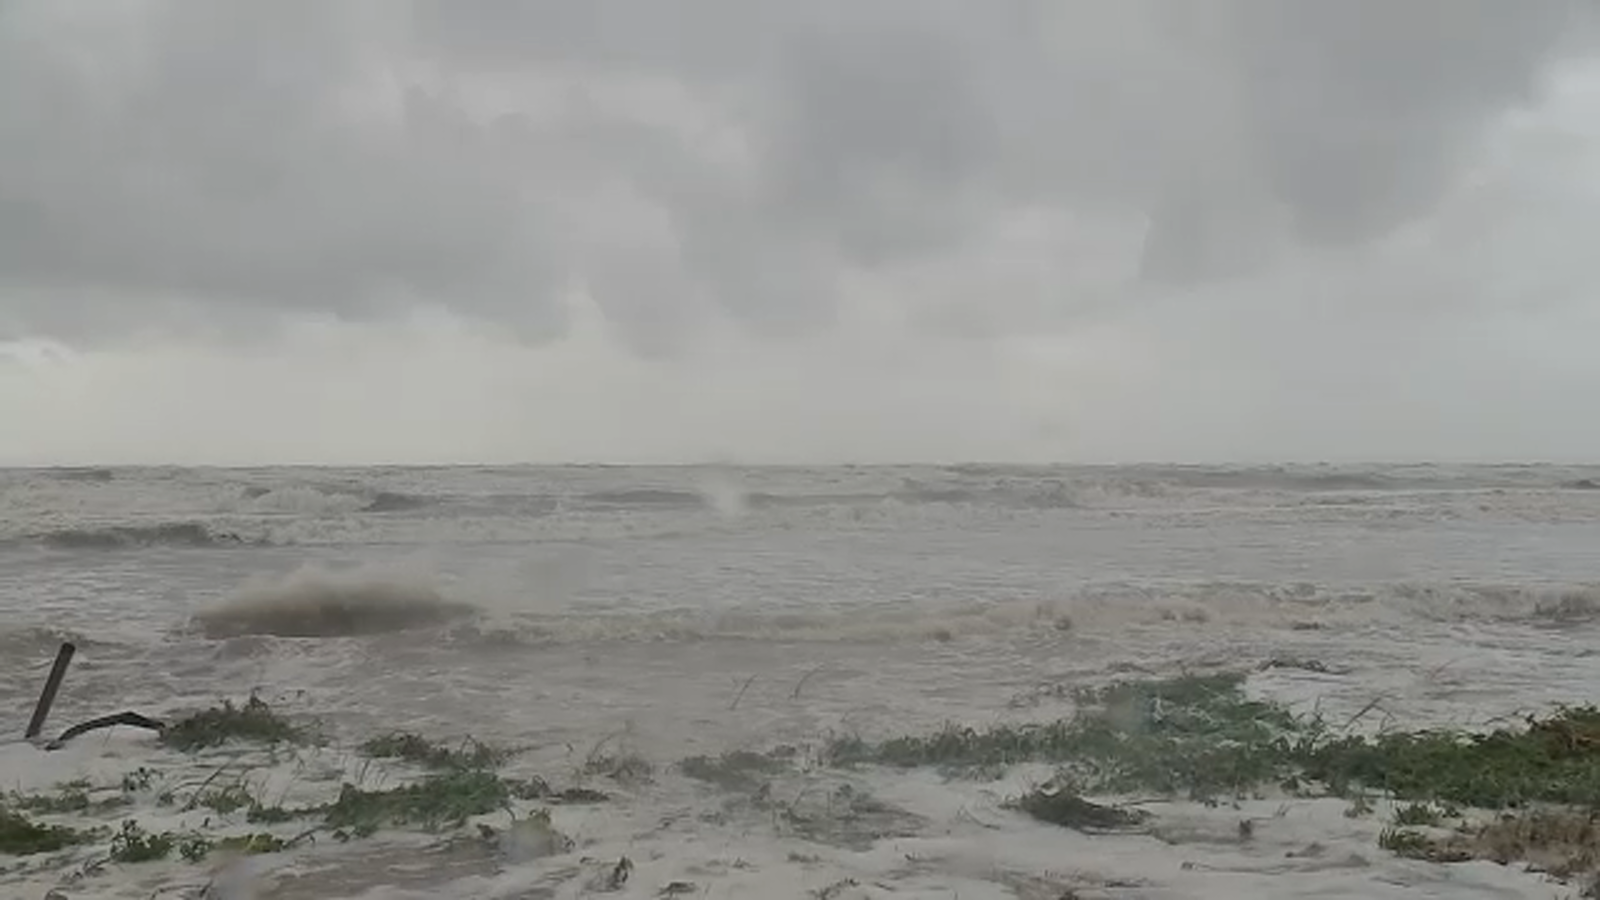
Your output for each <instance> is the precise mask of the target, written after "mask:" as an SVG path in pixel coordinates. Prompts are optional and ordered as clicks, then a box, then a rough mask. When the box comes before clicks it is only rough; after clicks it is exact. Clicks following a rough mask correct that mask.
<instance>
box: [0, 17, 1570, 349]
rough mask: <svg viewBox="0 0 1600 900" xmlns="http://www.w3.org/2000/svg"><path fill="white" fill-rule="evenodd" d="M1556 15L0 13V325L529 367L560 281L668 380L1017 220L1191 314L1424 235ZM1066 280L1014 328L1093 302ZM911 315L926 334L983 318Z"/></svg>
mask: <svg viewBox="0 0 1600 900" xmlns="http://www.w3.org/2000/svg"><path fill="white" fill-rule="evenodd" d="M1582 12H1583V7H1582V5H1581V4H1580V3H1579V2H1578V0H1526V2H1522V3H1515V4H1512V3H1505V2H1501V0H1413V2H1408V3H1400V4H1396V3H1391V2H1384V0H1346V2H1340V3H1327V2H1320V0H1225V2H1222V0H1219V2H1216V3H1207V4H1200V5H1196V4H1193V3H1188V2H1183V0H1130V2H1124V3H1118V4H1106V3H1101V2H1091V0H1016V2H1008V3H1001V4H973V3H968V2H962V0H933V2H926V0H882V2H876V3H871V4H860V3H849V2H844V0H825V2H819V3H777V2H748V0H685V2H683V3H674V4H668V5H666V6H663V5H660V4H645V3H637V2H620V0H593V2H589V3H584V4H549V3H514V2H503V0H449V2H443V0H437V2H426V0H415V2H410V3H404V2H383V0H365V2H348V3H338V4H328V3H313V2H302V0H290V2H284V3H272V4H260V3H234V2H222V3H210V2H197V0H195V2H183V0H172V2H155V0H150V2H126V3H115V4H89V5H81V4H60V3H54V2H50V0H13V2H11V3H9V4H7V5H6V6H5V7H4V9H3V10H0V292H3V296H4V297H5V304H4V307H3V310H4V312H5V313H6V315H4V316H3V317H0V330H3V331H4V332H5V333H8V334H10V335H12V336H18V335H29V334H33V335H39V334H43V335H50V336H55V337H59V338H64V339H69V340H78V341H82V340H91V341H92V340H96V339H104V338H106V337H108V336H118V335H123V334H126V333H128V332H130V331H133V330H136V329H149V328H170V327H177V326H180V325H181V326H184V327H187V328H207V329H216V330H220V331H223V332H228V331H237V332H244V333H255V332H256V331H257V330H258V329H259V328H260V326H261V324H262V322H263V317H264V316H265V317H267V318H268V319H270V318H271V317H273V316H276V315H277V314H280V313H305V312H326V313H333V314H337V315H338V316H340V317H343V318H346V319H352V320H365V319H376V318H386V317H391V316H394V315H396V314H400V313H404V312H405V311H407V310H409V309H411V308H413V307H415V306H417V305H429V306H440V307H445V308H449V309H451V310H454V311H457V312H459V313H461V314H464V315H468V316H472V317H477V318H481V319H483V320H486V321H491V322H494V323H497V324H501V325H505V326H509V327H511V328H513V329H515V330H516V331H517V333H518V334H519V335H521V336H522V337H523V338H525V339H527V340H530V341H534V342H537V341H541V340H546V339H550V338H553V337H557V336H560V335H561V334H563V333H564V331H565V328H566V327H567V322H566V315H565V311H564V306H563V304H562V302H561V299H560V298H561V296H562V295H563V293H564V292H565V291H567V290H568V289H570V288H572V287H573V286H574V285H576V286H579V287H582V288H585V289H586V290H587V291H588V292H589V293H590V294H592V296H593V297H594V298H595V300H596V301H597V302H598V303H599V304H600V306H601V307H602V308H603V310H604V311H605V314H606V316H607V318H608V319H609V320H610V321H612V323H613V326H614V327H615V328H616V329H617V330H618V332H619V333H620V334H622V335H623V336H624V337H625V338H626V339H627V340H629V341H630V342H631V343H633V344H634V345H635V346H636V347H638V348H639V349H641V350H644V351H654V352H670V351H673V350H675V349H678V348H679V347H680V345H681V344H683V343H684V342H685V341H687V340H689V339H690V338H691V337H692V335H693V333H694V331H695V329H696V327H697V323H698V322H700V321H701V320H703V319H704V318H706V317H708V316H727V317H731V319H732V320H734V321H736V322H738V323H739V324H740V325H741V327H743V328H745V329H746V330H747V331H749V332H751V333H753V334H756V335H763V336H767V335H776V336H783V335H792V334H808V333H815V332H817V331H818V330H821V329H825V328H827V327H828V326H829V325H830V323H833V322H834V321H835V320H836V319H837V317H838V315H839V309H840V305H841V303H845V302H848V298H849V295H850V289H851V286H852V285H853V284H858V283H859V282H860V281H861V280H863V279H869V280H870V279H873V278H886V277H887V278H895V277H906V276H909V275H910V274H913V273H915V272H916V271H917V269H918V267H921V266H927V265H930V264H936V263H938V262H939V261H941V260H949V259H953V258H963V257H969V258H970V257H976V256H978V255H980V253H981V250H982V248H983V247H984V245H985V244H986V243H988V242H992V241H993V240H994V237H995V235H996V234H997V233H999V232H1002V231H1005V230H1006V229H1015V228H1018V227H1022V226H1019V225H1018V222H1019V221H1025V220H1026V219H1027V217H1029V216H1032V217H1034V218H1035V219H1038V220H1040V221H1044V222H1046V223H1047V227H1048V229H1049V230H1050V238H1049V240H1048V241H1047V242H1046V246H1047V248H1048V250H1049V251H1050V252H1051V253H1053V254H1054V255H1055V256H1056V262H1057V263H1058V264H1059V265H1061V266H1062V267H1064V268H1069V269H1070V268H1074V267H1076V268H1079V269H1093V268H1096V267H1098V268H1099V269H1102V270H1106V271H1104V273H1103V274H1102V275H1101V276H1100V277H1099V279H1098V282H1097V284H1098V288H1099V290H1100V291H1101V292H1102V293H1104V292H1106V291H1110V290H1112V289H1116V290H1132V289H1133V288H1135V287H1138V286H1139V285H1144V286H1150V285H1156V286H1162V287H1164V288H1165V289H1167V290H1169V291H1171V290H1182V289H1187V288H1190V287H1192V286H1195V285H1203V284H1206V283H1209V282H1213V281H1215V280H1216V279H1218V278H1222V277H1227V276H1235V275H1238V274H1240V273H1246V274H1248V273H1252V272H1256V271H1258V270H1260V269H1261V268H1263V267H1265V266H1269V265H1271V264H1272V262H1273V261H1274V260H1275V259H1277V258H1279V254H1281V253H1282V252H1284V248H1285V247H1288V248H1289V249H1291V250H1293V249H1295V248H1299V247H1306V246H1310V247H1329V246H1334V247H1344V246H1353V245H1354V246H1360V245H1364V244H1366V243H1368V242H1371V241H1373V240H1375V239H1379V238H1382V237H1384V236H1386V235H1389V234H1391V233H1393V231H1394V230H1395V229H1396V228H1399V227H1401V226H1403V225H1405V224H1406V223H1407V222H1410V221H1413V220H1415V219H1417V218H1419V217H1422V216H1425V215H1426V214H1428V213H1429V212H1430V211H1432V210H1433V209H1434V208H1435V207H1436V206H1437V205H1438V204H1439V203H1440V202H1441V198H1442V197H1444V196H1445V195H1446V194H1447V193H1448V192H1449V190H1450V189H1451V187H1452V185H1453V184H1454V183H1455V182H1456V181H1457V180H1458V179H1459V178H1460V177H1461V175H1462V166H1463V162H1464V160H1465V159H1467V158H1468V157H1470V156H1471V154H1472V152H1473V151H1474V148H1475V146H1476V142H1477V140H1478V138H1479V137H1480V136H1481V134H1482V129H1483V127H1484V126H1485V125H1486V124H1487V123H1488V122H1490V121H1491V120H1492V119H1493V118H1494V117H1496V116H1498V115H1500V114H1502V113H1504V112H1505V111H1506V110H1508V109H1512V108H1514V107H1516V106H1517V105H1519V104H1524V103H1528V102H1531V101H1533V100H1534V99H1536V98H1537V97H1538V96H1539V94H1540V90H1541V85H1542V79H1543V77H1544V75H1545V74H1546V72H1547V71H1548V70H1549V67H1550V66H1551V65H1552V64H1554V63H1556V62H1558V61H1560V60H1562V59H1566V58H1570V57H1572V56H1574V55H1575V54H1579V53H1581V52H1586V51H1587V50H1588V49H1589V45H1588V42H1587V40H1586V34H1585V33H1584V32H1583V31H1582V30H1581V28H1580V26H1581V25H1583V24H1584V20H1583V17H1582ZM1064 235H1066V236H1067V237H1063V236H1064ZM1074 253H1077V254H1080V255H1081V256H1082V257H1083V258H1082V259H1074V258H1073V254H1074ZM1074 287H1075V285H1073V284H1072V283H1071V282H1070V281H1069V282H1068V283H1066V284H1064V285H1062V288H1061V289H1060V290H1059V291H1057V292H1056V294H1055V297H1054V299H1053V300H1052V301H1051V302H1050V303H1049V304H1048V306H1049V307H1052V308H1047V309H1046V310H1043V311H1042V312H1044V313H1050V314H1051V315H1048V316H1046V318H1052V319H1053V318H1056V317H1058V316H1059V317H1067V316H1070V315H1071V314H1072V313H1074V312H1075V311H1077V310H1079V309H1081V308H1082V307H1083V306H1085V305H1086V304H1088V302H1089V301H1090V300H1093V299H1094V298H1093V297H1086V296H1084V294H1085V292H1084V291H1083V290H1077V291H1074V290H1073V288H1074ZM928 302H929V303H930V304H932V305H934V306H938V305H940V304H942V305H943V306H944V307H946V309H944V310H943V311H942V312H940V310H937V309H935V310H934V311H933V312H929V311H927V310H922V311H921V312H920V313H919V315H921V316H922V317H923V318H925V319H932V320H939V319H940V318H941V315H942V316H943V317H944V320H945V321H946V322H949V321H959V317H958V318H957V319H955V320H951V319H950V318H949V316H948V315H947V314H948V313H950V312H951V310H950V309H949V308H948V307H952V306H953V307H958V308H959V307H966V310H965V312H964V313H962V315H964V316H965V317H966V318H967V319H969V320H972V319H978V320H981V319H984V318H985V309H986V307H989V306H997V307H1003V306H1005V305H1006V304H1005V303H1004V302H1003V301H1002V302H999V303H996V302H995V300H994V298H993V297H988V296H981V295H977V296H970V297H965V298H963V297H943V298H939V297H930V298H928ZM985 324H986V323H983V322H978V321H974V322H971V323H970V325H971V327H972V328H973V329H975V330H977V331H980V332H981V331H982V330H983V328H984V327H985ZM1037 325H1038V323H1037V322H1034V321H1030V323H1029V327H1037Z"/></svg>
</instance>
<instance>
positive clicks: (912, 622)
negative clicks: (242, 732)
mask: <svg viewBox="0 0 1600 900" xmlns="http://www.w3.org/2000/svg"><path fill="white" fill-rule="evenodd" d="M1597 621H1600V585H1575V586H1568V587H1548V588H1545V587H1515V586H1497V585H1467V586H1457V585H1405V584H1399V585H1386V586H1381V587H1375V588H1364V589H1354V588H1352V589H1343V588H1327V587H1317V586H1313V585H1307V584H1227V583H1218V584H1205V585H1190V586H1186V587H1177V588H1172V587H1168V588H1155V587H1140V586H1136V585H1106V586H1100V587H1094V588H1088V589H1084V590H1082V591H1078V592H1076V593H1073V594H1071V595H1068V596H1063V597H1061V598H1057V599H1049V600H1027V599H1016V600H996V601H990V600H980V599H973V600H965V601H958V602H952V603H944V604H938V605H932V606H930V605H927V604H915V605H905V604H884V605H882V606H865V607H863V606H856V607H845V608H824V609H815V610H789V611H782V612H779V611H744V610H740V611H731V612H722V611H708V610H699V609H692V608H686V609H673V610H662V611H656V612H649V613H623V612H617V613H611V612H607V613H586V612H583V611H581V610H574V611H570V612H565V613H540V614H532V613H518V614H513V615H511V616H509V617H506V618H502V619H497V620H495V621H487V620H483V619H479V620H475V621H473V622H471V623H467V624H464V625H462V626H461V627H459V628H456V629H453V630H452V632H451V634H452V635H453V637H454V638H456V639H457V640H466V641H469V642H478V641H481V642H483V643H485V644H490V645H518V646H521V645H540V644H555V645H561V644H582V643H607V642H620V643H651V642H660V643H693V642H699V641H776V642H795V643H811V642H822V643H852V642H859V643H908V642H909V643H916V642H930V641H931V642H947V641H957V640H966V639H970V638H982V637H998V636H1006V637H1016V636H1018V635H1019V634H1023V633H1031V634H1033V635H1035V636H1038V637H1041V638H1057V637H1062V636H1065V635H1069V634H1073V633H1078V632H1102V633H1104V632H1114V631H1119V630H1121V629H1126V628H1131V627H1140V626H1163V625H1171V626H1177V627H1182V628H1185V629H1192V628H1206V627H1216V628H1224V629H1226V628H1237V627H1240V626H1246V625H1247V626H1265V627H1269V628H1281V629H1285V630H1289V631H1306V630H1320V629H1324V628H1339V627H1346V626H1349V627H1357V628H1368V627H1372V626H1373V625H1375V624H1379V623H1384V624H1391V625H1394V626H1396V627H1404V625H1405V624H1406V623H1408V622H1410V623H1423V622H1428V623H1463V622H1477V623H1517V624H1524V625H1533V626H1548V627H1576V626H1580V625H1584V624H1587V623H1590V622H1597Z"/></svg>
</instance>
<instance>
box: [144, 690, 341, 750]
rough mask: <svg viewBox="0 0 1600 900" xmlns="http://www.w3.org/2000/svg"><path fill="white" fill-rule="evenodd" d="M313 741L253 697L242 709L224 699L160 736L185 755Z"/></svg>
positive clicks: (298, 727) (298, 728) (264, 702)
mask: <svg viewBox="0 0 1600 900" xmlns="http://www.w3.org/2000/svg"><path fill="white" fill-rule="evenodd" d="M310 739H311V735H310V734H309V732H307V731H306V729H304V728H302V727H300V726H298V725H295V724H294V723H293V722H290V721H289V720H288V719H286V718H284V717H283V716H281V715H279V714H278V713H277V712H274V711H273V709H272V707H271V706H269V705H267V703H266V701H264V700H262V699H261V698H260V697H256V696H254V695H252V696H251V697H250V699H249V700H247V701H246V702H245V704H244V705H243V706H235V705H234V704H233V701H231V700H224V701H223V703H222V705H221V706H215V707H212V708H210V709H206V710H202V711H200V712H198V713H195V714H194V715H191V716H189V717H187V718H184V719H180V720H179V721H177V722H175V723H173V724H172V725H169V726H167V728H166V730H165V731H163V732H162V733H161V742H162V743H163V744H165V745H166V746H168V747H171V748H173V749H174V750H180V751H183V752H185V753H193V752H195V751H197V750H205V749H208V748H211V747H220V746H222V745H223V744H226V743H228V742H230V741H244V742H250V743H257V744H304V743H308V742H309V741H310Z"/></svg>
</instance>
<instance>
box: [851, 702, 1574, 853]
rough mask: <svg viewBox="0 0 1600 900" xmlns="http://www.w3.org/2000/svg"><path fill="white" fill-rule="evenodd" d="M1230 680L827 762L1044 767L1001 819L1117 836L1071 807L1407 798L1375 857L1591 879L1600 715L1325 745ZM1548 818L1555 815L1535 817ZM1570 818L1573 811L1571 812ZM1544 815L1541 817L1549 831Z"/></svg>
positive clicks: (1096, 810) (856, 742) (1568, 714)
mask: <svg viewBox="0 0 1600 900" xmlns="http://www.w3.org/2000/svg"><path fill="white" fill-rule="evenodd" d="M1243 683H1244V677H1243V676H1242V675H1237V674H1220V675H1203V676H1184V677H1180V678H1173V679H1166V680H1158V681H1146V682H1131V683H1119V684H1114V685H1111V686H1109V687H1104V688H1099V689H1095V690H1088V691H1077V692H1075V699H1076V700H1077V701H1078V704H1079V708H1078V711H1077V712H1076V713H1075V714H1074V715H1073V716H1071V717H1068V718H1065V719H1061V720H1058V721H1055V722H1048V723H1041V724H1029V725H1006V726H997V727H992V728H986V729H978V728H970V727H960V726H947V727H946V728H944V729H943V730H941V731H939V732H937V733H934V734H932V735H925V736H910V737H900V738H894V739H891V740H887V741H883V742H881V743H870V742H867V741H864V740H862V739H860V738H859V737H854V736H849V737H843V738H840V739H837V740H835V741H833V742H831V744H830V745H829V746H828V747H827V748H826V751H825V754H826V757H827V758H828V759H830V760H831V761H832V762H834V763H837V764H844V765H855V764H877V765H888V766H901V767H913V766H940V767H947V768H958V769H959V768H979V767H993V766H997V765H1002V766H1003V765H1010V764H1014V763H1020V762H1051V763H1055V764H1057V765H1059V766H1060V767H1061V769H1062V771H1063V773H1064V776H1065V779H1066V781H1067V783H1070V784H1071V785H1072V786H1073V789H1072V790H1064V789H1062V788H1061V787H1060V785H1059V784H1058V785H1055V786H1051V787H1049V788H1047V789H1042V790H1040V791H1036V792H1033V793H1030V794H1028V795H1026V796H1024V797H1023V798H1021V799H1019V800H1018V801H1016V803H1015V806H1016V808H1018V809H1020V810H1022V811H1024V812H1028V813H1029V814H1031V815H1035V816H1036V817H1038V818H1041V819H1044V820H1046V821H1053V822H1061V823H1063V824H1069V823H1077V824H1072V826H1071V827H1085V826H1087V827H1090V828H1103V827H1113V826H1114V827H1124V826H1127V825H1131V824H1132V822H1131V821H1128V820H1121V819H1119V818H1118V817H1117V816H1116V815H1115V814H1114V813H1115V812H1120V811H1116V810H1112V812H1110V813H1106V812H1102V811H1103V810H1108V809H1111V808H1108V807H1098V806H1097V805H1095V804H1089V803H1088V802H1087V801H1084V800H1083V798H1082V795H1083V794H1095V793H1102V794H1124V793H1133V792H1155V793H1161V794H1166V795H1187V796H1189V797H1191V798H1194V799H1201V800H1208V801H1209V800H1214V799H1216V798H1217V797H1219V796H1226V795H1233V796H1240V797H1242V796H1248V795H1251V794H1255V793H1259V792H1260V791H1262V790H1264V789H1266V788H1269V787H1274V786H1276V787H1279V788H1281V789H1284V790H1288V791H1290V792H1293V793H1299V794H1313V795H1314V794H1329V795H1334V796H1340V797H1347V798H1352V804H1353V805H1352V807H1351V814H1352V815H1361V814H1362V813H1364V812H1366V811H1370V805H1369V804H1368V803H1367V793H1368V792H1369V791H1371V792H1374V793H1377V794H1380V795H1384V796H1388V797H1390V798H1393V799H1396V800H1400V801H1406V802H1407V805H1405V806H1403V807H1402V808H1401V809H1400V810H1398V811H1397V813H1396V815H1395V821H1394V823H1393V825H1392V827H1389V828H1387V829H1385V830H1384V832H1383V834H1382V836H1381V838H1380V844H1381V845H1382V846H1383V847H1384V848H1386V849H1388V850H1390V851H1391V852H1394V853H1397V854H1400V855H1403V856H1408V857H1414V858H1418V859H1427V860H1433V861H1438V862H1451V861H1458V860H1463V859H1499V860H1502V861H1510V860H1523V861H1527V862H1529V863H1531V864H1534V865H1538V866H1540V867H1541V868H1544V869H1546V870H1548V871H1557V870H1560V871H1564V872H1569V873H1575V872H1592V871H1595V870H1596V869H1597V868H1600V841H1597V840H1596V839H1595V837H1594V835H1595V832H1596V828H1595V826H1594V824H1593V823H1594V821H1595V818H1596V816H1600V813H1591V812H1588V811H1590V810H1600V709H1596V708H1594V707H1590V706H1585V707H1565V708H1559V709H1557V710H1555V711H1553V712H1552V713H1549V714H1547V715H1544V716H1538V717H1535V716H1530V717H1527V718H1526V719H1525V720H1524V721H1523V722H1522V723H1521V726H1520V727H1504V728H1498V729H1495V730H1493V731H1489V732H1485V733H1470V732H1464V731H1456V730H1447V729H1436V730H1426V731H1419V732H1411V733H1389V734H1379V735H1375V736H1369V735H1358V734H1349V733H1339V732H1338V731H1337V730H1335V729H1333V728H1331V727H1329V725H1328V724H1327V723H1326V722H1325V721H1324V720H1323V719H1321V718H1320V717H1317V716H1297V715H1295V714H1293V713H1292V712H1291V711H1289V710H1288V709H1286V708H1284V707H1282V706H1279V705H1276V704H1272V703H1266V702H1262V701H1258V700H1252V699H1250V698H1248V697H1247V696H1246V695H1245V693H1244V691H1243ZM1552 806H1553V807H1555V808H1556V809H1557V810H1565V811H1557V812H1548V811H1545V812H1540V811H1539V810H1547V809H1548V808H1550V807H1552ZM1458 807H1461V808H1473V809H1479V810H1489V811H1509V815H1507V816H1503V817H1501V818H1500V819H1497V820H1495V821H1493V822H1491V823H1490V824H1488V825H1483V826H1479V827H1478V828H1477V829H1476V830H1473V829H1470V828H1468V829H1467V830H1465V831H1460V832H1458V833H1455V834H1453V835H1451V836H1449V837H1443V838H1441V837H1435V836H1433V834H1432V832H1431V831H1430V829H1432V830H1437V829H1438V828H1439V826H1440V825H1441V824H1442V823H1443V821H1444V820H1445V819H1447V818H1454V817H1455V816H1457V815H1460V813H1459V810H1458V809H1457V808H1458ZM1573 810H1579V811H1582V812H1573ZM1552 817H1554V818H1552Z"/></svg>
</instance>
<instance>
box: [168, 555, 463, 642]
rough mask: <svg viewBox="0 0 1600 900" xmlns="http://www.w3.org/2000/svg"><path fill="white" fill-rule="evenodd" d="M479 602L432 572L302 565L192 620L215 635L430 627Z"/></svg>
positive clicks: (341, 634)
mask: <svg viewBox="0 0 1600 900" xmlns="http://www.w3.org/2000/svg"><path fill="white" fill-rule="evenodd" d="M477 612H478V610H477V608H476V607H474V606H471V605H469V604H466V603H459V602H454V601H451V600H447V599H446V598H445V597H444V596H443V595H442V594H441V593H440V592H439V590H438V589H437V588H436V587H434V586H433V585H432V584H431V583H429V582H428V581H427V580H426V579H422V578H420V577H416V576H410V577H408V576H401V575H394V574H383V573H374V572H371V571H359V570H358V571H353V572H329V571H323V570H318V569H302V570H300V571H297V572H294V573H292V574H290V575H288V576H287V577H284V578H282V579H278V580H273V581H263V582H257V583H254V584H247V585H245V586H244V587H242V588H240V589H239V590H238V591H237V592H235V593H234V594H233V595H232V596H230V597H228V598H227V599H225V600H224V601H222V602H221V603H219V604H217V605H216V606H213V607H211V608H209V609H204V610H201V611H200V612H198V613H196V614H195V615H194V616H193V617H192V619H191V625H193V626H195V627H197V628H198V629H199V630H200V631H201V633H203V634H204V635H205V636H206V637H208V638H213V639H220V638H235V637H245V636H249V635H272V636H275V637H301V638H307V637H313V638H314V637H354V636H361V635H372V634H384V633H389V632H395V631H406V630H410V629H413V628H426V627H431V626H436V625H441V624H444V623H447V622H452V621H456V620H459V619H462V618H465V617H470V616H473V615H475V614H476V613H477Z"/></svg>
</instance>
